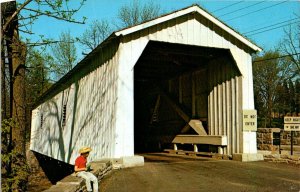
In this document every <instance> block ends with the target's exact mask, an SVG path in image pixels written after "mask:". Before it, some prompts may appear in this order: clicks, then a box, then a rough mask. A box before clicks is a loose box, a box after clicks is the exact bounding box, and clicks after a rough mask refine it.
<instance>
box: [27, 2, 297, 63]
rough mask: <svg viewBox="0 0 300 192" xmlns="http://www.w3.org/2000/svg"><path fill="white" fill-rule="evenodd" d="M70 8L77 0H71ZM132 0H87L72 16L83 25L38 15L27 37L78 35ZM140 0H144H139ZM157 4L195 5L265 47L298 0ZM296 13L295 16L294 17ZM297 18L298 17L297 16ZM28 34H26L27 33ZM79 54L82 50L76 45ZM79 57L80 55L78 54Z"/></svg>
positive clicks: (290, 20) (292, 19)
mask: <svg viewBox="0 0 300 192" xmlns="http://www.w3.org/2000/svg"><path fill="white" fill-rule="evenodd" d="M70 2H71V7H72V6H73V7H76V5H78V1H77V0H76V1H75V0H71V1H70ZM131 2H132V0H87V1H86V2H85V4H84V6H83V7H82V8H81V9H80V11H79V12H78V13H77V14H76V15H75V18H77V19H78V20H81V18H82V17H87V20H86V24H74V23H66V22H63V21H57V20H55V19H51V18H47V17H41V18H40V19H39V20H37V21H36V22H35V24H34V25H33V26H32V31H33V32H35V34H34V35H31V36H30V38H31V39H32V40H33V41H36V40H37V37H38V35H44V36H45V37H50V38H53V39H58V37H59V35H60V34H61V32H63V31H68V30H70V32H71V35H72V36H73V37H80V36H81V35H82V34H83V32H84V31H85V30H86V29H87V28H88V26H89V25H90V24H91V22H92V21H94V20H96V19H97V20H102V19H105V20H109V21H110V22H111V23H112V24H113V23H115V22H116V21H117V13H118V10H119V9H120V7H121V6H123V5H126V4H130V3H131ZM140 2H141V3H144V2H147V0H140ZM152 2H154V4H158V5H159V6H160V9H161V11H162V12H163V13H170V12H172V11H175V10H178V9H182V8H185V7H188V6H191V5H192V4H198V5H200V6H201V7H203V8H204V9H205V10H207V11H208V12H210V13H211V14H212V15H214V16H215V17H216V18H218V19H219V20H221V21H223V22H224V23H226V24H227V25H229V26H230V27H232V28H233V29H235V30H236V31H238V32H239V33H241V34H242V35H245V36H246V37H247V38H248V39H250V40H251V41H252V42H254V43H255V44H257V45H258V46H259V47H261V48H263V49H264V50H270V49H274V48H276V47H277V46H278V43H279V42H280V41H281V40H282V39H283V37H284V28H286V27H288V26H289V25H290V24H291V26H292V27H295V26H296V23H297V22H298V23H299V22H300V19H299V17H300V1H299V0H297V1H296V0H288V1H279V0H275V1H274V0H273V1H270V0H266V1H249V0H242V1H221V0H214V1H212V0H202V1H194V0H152ZM297 15H298V18H297ZM296 18H297V19H296ZM27 37H28V36H27ZM77 51H78V54H80V53H81V49H80V46H78V45H77ZM80 57H82V55H80Z"/></svg>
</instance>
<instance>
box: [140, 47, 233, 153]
mask: <svg viewBox="0 0 300 192" xmlns="http://www.w3.org/2000/svg"><path fill="white" fill-rule="evenodd" d="M224 55H228V50H226V49H216V48H208V47H200V46H191V45H183V44H172V43H165V42H153V41H150V42H149V43H148V45H147V46H146V48H145V50H144V52H143V53H142V55H141V57H140V58H139V60H138V61H137V63H136V65H135V67H134V105H135V106H134V137H135V152H136V153H141V152H154V151H161V150H163V149H166V148H172V145H171V142H172V140H173V138H174V137H175V136H176V135H177V134H179V133H181V131H182V128H183V127H184V126H185V125H186V124H187V123H186V121H184V120H183V119H182V118H181V117H180V115H179V114H178V112H177V111H176V110H174V108H172V107H171V106H170V105H169V104H168V103H167V102H166V100H165V97H162V95H167V97H168V98H170V100H173V101H174V102H175V103H176V105H177V106H178V107H180V108H181V109H182V110H183V111H185V113H186V114H187V115H189V116H190V117H191V118H202V119H204V121H205V119H207V95H208V89H207V70H208V65H209V63H210V61H212V60H213V59H214V58H220V57H223V56H224ZM195 81H196V82H200V83H198V84H197V87H198V88H199V89H193V88H192V84H193V82H195ZM194 84H195V83H194ZM193 90H196V92H195V91H194V92H193ZM197 90H198V91H197ZM197 94H198V97H197V98H198V100H196V103H194V104H193V102H192V95H194V96H195V95H197ZM193 105H197V106H193ZM197 111H198V112H197ZM203 123H204V124H205V123H206V122H203ZM187 133H188V134H196V133H195V131H194V130H193V129H190V130H189V131H188V132H187Z"/></svg>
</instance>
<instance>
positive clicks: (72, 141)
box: [30, 49, 118, 164]
mask: <svg viewBox="0 0 300 192" xmlns="http://www.w3.org/2000/svg"><path fill="white" fill-rule="evenodd" d="M111 51H113V49H107V50H106V52H104V53H103V54H108V55H113V53H111ZM107 57H108V56H107V55H104V56H102V55H101V54H99V55H97V56H96V57H95V59H94V60H93V61H92V62H90V63H87V64H86V65H90V66H93V65H99V67H98V68H96V69H95V70H94V71H92V72H90V73H89V74H88V75H86V76H84V77H82V78H81V79H79V80H78V81H75V82H74V83H73V84H72V85H71V86H70V87H69V88H67V89H65V90H64V91H62V92H60V93H58V94H57V95H56V96H55V97H53V98H52V99H50V100H48V101H47V102H45V103H43V104H42V105H40V106H39V107H38V108H37V109H35V110H34V111H33V113H35V114H37V113H43V114H44V115H43V116H44V119H45V121H44V125H43V127H42V128H41V127H40V124H39V123H38V121H39V120H40V117H39V116H40V115H35V116H34V117H33V120H32V122H33V124H32V134H31V146H30V149H31V150H34V151H36V152H39V153H42V154H44V155H47V156H50V157H52V158H55V159H58V160H61V161H64V162H67V163H70V164H73V163H74V160H75V158H76V156H78V150H79V149H80V148H81V147H82V146H91V147H92V149H93V152H92V153H91V155H90V159H91V160H95V159H100V158H108V157H113V156H114V148H115V142H114V141H115V125H116V103H117V99H118V98H117V94H116V92H117V74H118V72H117V69H118V68H117V66H116V65H117V62H114V61H115V57H113V58H109V60H107V61H105V63H104V64H102V65H101V63H102V62H103V60H102V59H105V58H107ZM64 104H66V105H67V117H66V126H62V124H61V121H62V108H63V105H64Z"/></svg>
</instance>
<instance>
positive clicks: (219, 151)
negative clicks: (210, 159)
mask: <svg viewBox="0 0 300 192" xmlns="http://www.w3.org/2000/svg"><path fill="white" fill-rule="evenodd" d="M218 153H219V154H221V155H223V154H224V153H223V147H222V146H219V147H218Z"/></svg>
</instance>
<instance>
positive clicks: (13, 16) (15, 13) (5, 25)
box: [2, 0, 32, 35]
mask: <svg viewBox="0 0 300 192" xmlns="http://www.w3.org/2000/svg"><path fill="white" fill-rule="evenodd" d="M31 1H32V0H27V1H25V2H24V3H23V4H22V5H21V6H20V7H19V8H18V9H17V10H16V11H15V12H14V13H13V14H12V16H11V17H10V18H9V19H8V20H7V21H6V22H5V24H4V26H3V28H2V33H4V32H6V30H7V27H8V25H9V24H10V22H11V21H12V20H13V19H14V18H15V17H16V16H17V15H18V14H19V13H20V11H21V10H22V9H23V8H24V7H25V6H26V5H28V4H29V3H30V2H31ZM2 35H3V34H2Z"/></svg>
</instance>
